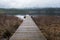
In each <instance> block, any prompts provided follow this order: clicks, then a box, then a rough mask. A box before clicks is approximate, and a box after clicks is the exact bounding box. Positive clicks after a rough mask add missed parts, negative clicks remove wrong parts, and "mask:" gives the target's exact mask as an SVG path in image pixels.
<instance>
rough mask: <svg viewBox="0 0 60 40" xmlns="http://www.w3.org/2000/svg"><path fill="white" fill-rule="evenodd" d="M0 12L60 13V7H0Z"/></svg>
mask: <svg viewBox="0 0 60 40" xmlns="http://www.w3.org/2000/svg"><path fill="white" fill-rule="evenodd" d="M0 14H4V15H26V14H29V15H60V8H36V9H4V8H0Z"/></svg>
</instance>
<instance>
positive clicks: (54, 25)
mask: <svg viewBox="0 0 60 40" xmlns="http://www.w3.org/2000/svg"><path fill="white" fill-rule="evenodd" d="M32 18H33V20H34V21H35V23H36V24H37V26H38V27H39V29H40V30H41V32H42V33H43V35H44V36H45V37H46V38H47V40H60V16H33V17H32Z"/></svg>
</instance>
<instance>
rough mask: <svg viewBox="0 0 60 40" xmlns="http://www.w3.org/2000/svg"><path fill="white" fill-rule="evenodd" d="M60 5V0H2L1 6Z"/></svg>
mask: <svg viewBox="0 0 60 40" xmlns="http://www.w3.org/2000/svg"><path fill="white" fill-rule="evenodd" d="M33 7H38V8H44V7H60V0H0V8H33Z"/></svg>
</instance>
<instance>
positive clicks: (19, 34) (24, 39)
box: [10, 16, 46, 40]
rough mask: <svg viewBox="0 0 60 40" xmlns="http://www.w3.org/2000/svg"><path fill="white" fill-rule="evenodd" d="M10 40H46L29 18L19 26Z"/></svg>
mask: <svg viewBox="0 0 60 40" xmlns="http://www.w3.org/2000/svg"><path fill="white" fill-rule="evenodd" d="M10 40H46V38H45V37H44V36H43V34H42V33H41V31H40V30H39V28H38V27H37V26H36V24H35V23H34V21H33V20H32V18H31V17H30V16H26V19H25V20H24V21H23V23H22V24H21V25H20V26H19V28H18V29H17V31H16V32H15V33H14V35H13V36H12V37H11V38H10Z"/></svg>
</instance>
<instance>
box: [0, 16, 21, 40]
mask: <svg viewBox="0 0 60 40" xmlns="http://www.w3.org/2000/svg"><path fill="white" fill-rule="evenodd" d="M21 23H22V20H21V19H18V18H17V17H14V16H1V15H0V40H4V39H6V40H8V39H9V38H10V36H11V35H12V34H13V33H14V32H15V30H16V29H17V28H18V26H19V25H20V24H21Z"/></svg>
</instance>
